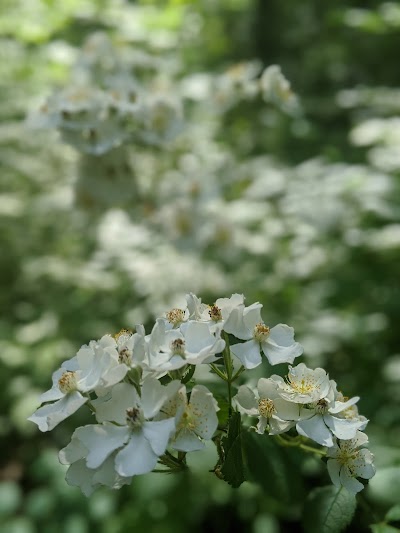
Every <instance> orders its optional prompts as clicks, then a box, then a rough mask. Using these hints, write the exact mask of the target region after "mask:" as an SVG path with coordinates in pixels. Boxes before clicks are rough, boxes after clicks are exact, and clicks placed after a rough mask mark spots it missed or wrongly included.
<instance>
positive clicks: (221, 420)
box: [214, 394, 229, 427]
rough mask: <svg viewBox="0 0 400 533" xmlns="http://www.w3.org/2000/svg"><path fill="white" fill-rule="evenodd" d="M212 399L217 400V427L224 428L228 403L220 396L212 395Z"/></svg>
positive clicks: (226, 421)
mask: <svg viewBox="0 0 400 533" xmlns="http://www.w3.org/2000/svg"><path fill="white" fill-rule="evenodd" d="M214 398H215V399H216V400H217V402H218V407H219V411H218V412H217V416H218V425H219V426H221V427H226V425H227V424H228V419H229V402H228V400H227V399H226V397H225V396H223V395H222V394H214Z"/></svg>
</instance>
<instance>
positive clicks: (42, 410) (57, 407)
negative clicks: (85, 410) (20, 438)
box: [28, 391, 88, 431]
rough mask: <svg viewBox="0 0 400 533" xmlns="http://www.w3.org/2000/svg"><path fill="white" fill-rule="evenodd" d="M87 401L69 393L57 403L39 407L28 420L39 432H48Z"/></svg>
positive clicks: (73, 393) (74, 393)
mask: <svg viewBox="0 0 400 533" xmlns="http://www.w3.org/2000/svg"><path fill="white" fill-rule="evenodd" d="M87 400H88V399H87V398H85V397H83V396H82V394H81V393H80V392H77V391H76V392H70V393H69V394H67V395H65V396H64V397H63V398H61V400H58V401H57V402H54V403H51V404H47V405H44V406H43V407H39V409H38V410H37V411H36V413H33V415H32V416H30V417H29V418H28V420H30V421H31V422H34V423H35V424H37V426H38V427H39V429H40V431H50V430H52V429H53V428H55V427H56V426H57V425H58V424H59V423H60V422H62V421H63V420H65V419H66V418H68V417H69V416H71V415H72V414H73V413H75V411H77V410H78V409H79V408H80V407H81V406H82V405H83V404H84V403H86V402H87Z"/></svg>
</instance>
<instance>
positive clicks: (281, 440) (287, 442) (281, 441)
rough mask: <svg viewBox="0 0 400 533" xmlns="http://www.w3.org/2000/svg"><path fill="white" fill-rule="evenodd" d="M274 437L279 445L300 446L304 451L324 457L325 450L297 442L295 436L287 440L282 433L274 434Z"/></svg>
mask: <svg viewBox="0 0 400 533" xmlns="http://www.w3.org/2000/svg"><path fill="white" fill-rule="evenodd" d="M274 437H275V439H276V440H277V441H278V442H279V444H280V445H281V446H295V447H297V448H301V449H302V450H304V451H305V452H310V453H315V454H316V455H320V456H321V457H324V456H325V455H326V451H324V450H320V449H318V448H314V447H313V446H308V445H307V444H303V443H301V442H299V439H298V438H297V437H295V438H294V439H292V440H288V438H285V437H283V436H282V435H274Z"/></svg>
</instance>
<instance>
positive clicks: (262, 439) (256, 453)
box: [243, 431, 304, 512]
mask: <svg viewBox="0 0 400 533" xmlns="http://www.w3.org/2000/svg"><path fill="white" fill-rule="evenodd" d="M243 450H244V456H245V464H246V467H247V471H248V475H247V477H248V478H249V479H251V480H252V481H254V482H256V483H258V484H259V485H261V486H262V487H263V489H264V491H265V493H266V494H268V496H269V497H270V498H272V499H273V500H274V501H275V503H276V504H277V506H278V507H282V510H283V511H285V512H287V504H289V503H291V504H293V503H295V502H299V501H300V500H302V495H303V493H304V489H303V485H302V480H301V475H300V465H299V464H298V462H297V460H298V459H299V457H300V455H301V453H298V452H299V450H294V449H291V450H288V449H286V448H282V447H281V446H279V445H278V444H277V443H276V442H275V441H274V439H273V438H272V437H271V436H269V435H267V434H264V435H259V434H258V433H256V432H255V431H248V432H246V433H243ZM292 508H293V505H292V506H291V509H292Z"/></svg>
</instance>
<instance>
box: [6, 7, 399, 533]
mask: <svg viewBox="0 0 400 533" xmlns="http://www.w3.org/2000/svg"><path fill="white" fill-rule="evenodd" d="M399 48H400V5H399V4H398V3H397V2H379V1H368V0H363V1H362V2H361V1H358V2H356V1H353V2H348V1H344V0H336V1H334V2H329V3H321V2H320V1H318V0H304V1H303V2H298V1H296V0H286V1H285V2H281V1H278V0H269V1H265V0H198V1H184V0H169V1H164V2H161V1H160V2H156V1H152V2H151V1H145V0H142V1H128V0H63V1H62V2H57V1H56V0H2V1H1V4H0V117H1V124H0V168H1V180H0V187H1V194H0V250H1V252H0V257H1V260H0V269H1V278H0V279H1V284H2V286H1V291H0V302H1V317H0V405H1V410H0V443H1V451H2V453H1V460H0V524H2V525H1V526H0V527H1V531H4V532H7V533H35V532H39V531H40V532H41V533H53V532H63V533H86V532H91V531H99V532H102V533H124V532H125V531H131V530H133V528H137V531H142V530H146V531H157V533H169V532H174V533H180V532H182V533H183V532H186V531H192V532H194V533H195V532H201V531H205V530H207V531H210V532H213V531H218V532H221V533H223V532H230V531H233V532H235V531H249V532H254V533H261V532H263V533H264V532H266V533H269V532H271V533H279V532H289V531H290V532H293V531H294V532H295V531H302V530H303V526H302V523H303V522H302V521H303V516H304V513H305V512H307V493H308V492H309V491H310V490H311V489H312V488H313V487H318V486H324V485H327V484H329V483H330V481H329V477H328V475H327V472H326V468H325V465H324V464H323V463H321V462H319V461H317V460H316V459H314V458H312V457H309V456H307V457H306V456H304V455H302V454H299V455H297V454H294V455H293V454H290V455H291V459H288V458H287V457H286V456H282V455H279V456H275V455H274V453H275V452H274V451H271V452H270V453H269V452H268V453H267V454H266V457H264V458H263V461H264V462H263V463H262V464H261V463H260V470H261V472H262V473H263V476H261V477H260V479H258V480H256V481H258V482H257V483H250V482H245V483H244V484H243V485H242V486H241V487H240V488H239V489H232V488H231V487H230V486H229V485H227V484H226V483H224V482H223V481H221V480H219V479H218V478H217V477H215V476H214V475H213V474H212V473H209V472H208V470H209V469H210V468H213V466H214V464H215V456H214V452H213V451H212V450H208V449H207V450H206V451H205V452H204V453H203V452H198V454H197V455H196V454H194V455H196V457H195V458H194V459H192V461H193V465H192V471H191V473H189V474H179V475H176V476H173V475H161V474H152V475H147V476H143V477H138V478H136V479H134V480H133V483H132V485H131V486H129V487H123V488H122V489H121V490H119V491H110V490H108V489H100V490H98V491H97V492H96V493H94V494H93V495H92V496H91V497H90V498H88V499H87V498H85V497H84V496H82V494H81V492H80V491H79V489H77V488H72V487H69V486H68V485H67V484H66V482H65V481H64V475H65V468H64V467H63V466H62V465H60V464H59V463H58V459H57V453H58V450H59V449H60V448H61V447H63V446H65V445H66V444H67V442H68V441H69V439H70V436H71V433H72V431H73V429H74V428H75V427H76V425H79V424H84V423H87V422H88V420H90V418H89V415H88V414H87V413H85V412H83V413H79V414H78V415H77V416H75V417H74V419H73V421H71V420H67V421H65V422H64V423H63V424H61V425H60V426H58V427H57V428H56V429H55V430H54V431H53V432H52V433H51V434H42V433H40V432H39V431H38V430H37V428H36V426H35V425H33V424H32V423H30V422H27V421H26V417H28V416H29V415H30V414H31V413H32V412H33V411H34V410H35V408H36V407H37V406H38V397H39V394H40V393H41V392H43V391H45V390H47V389H48V388H50V384H51V373H52V372H53V371H54V370H55V369H56V368H58V366H59V365H60V363H61V362H62V361H64V360H65V359H67V358H70V357H72V356H73V355H74V354H75V353H76V351H77V350H78V349H79V347H80V346H81V345H82V344H84V343H86V342H88V341H89V340H90V339H95V338H99V337H101V336H102V335H103V334H105V333H115V332H117V331H119V330H120V329H121V328H122V327H126V328H134V327H135V324H138V323H144V324H145V325H146V326H147V329H148V328H150V327H151V324H152V321H153V320H154V317H156V316H159V315H160V314H162V313H164V312H165V311H167V310H169V309H170V308H172V307H173V306H176V305H182V302H183V301H184V295H185V293H186V292H194V293H196V294H197V295H198V296H201V297H202V298H203V300H204V301H208V302H212V301H213V300H214V299H216V298H218V297H220V296H230V295H231V294H232V292H239V293H243V294H244V295H245V296H246V299H247V302H248V304H250V303H252V302H254V301H257V300H258V301H260V302H261V303H263V305H264V310H263V313H264V319H265V321H266V323H267V324H270V325H275V324H276V323H278V322H285V323H288V324H290V325H292V326H293V327H294V328H295V331H296V340H299V341H300V342H301V343H302V344H303V345H304V348H305V353H304V358H303V360H304V361H305V362H306V363H307V364H308V365H310V366H313V367H316V366H323V367H324V368H326V370H328V371H329V373H330V375H331V377H332V378H334V379H335V380H336V381H337V382H338V384H339V388H340V389H341V390H342V391H343V393H344V394H346V395H347V396H353V395H359V396H360V397H361V400H360V402H359V409H360V412H361V413H362V414H364V415H365V416H367V418H369V419H370V423H369V425H368V428H367V433H368V435H369V436H370V442H371V445H370V448H371V450H372V451H373V452H374V454H375V457H376V465H377V469H378V471H377V475H376V476H375V478H374V479H373V480H372V481H371V483H370V486H369V487H368V488H367V489H366V490H365V491H364V492H363V493H362V494H361V495H360V497H359V506H358V510H357V512H356V517H355V519H354V521H353V523H352V525H351V526H350V528H349V530H350V531H354V532H358V531H369V530H370V529H369V525H370V524H377V523H379V522H381V521H382V520H383V517H384V515H385V512H386V511H387V509H389V508H390V507H391V506H392V505H394V504H396V503H400V350H399V329H398V328H399V325H398V323H399V317H400V284H399V260H400V182H399V179H400V69H399V60H398V50H399ZM270 65H279V66H280V68H281V71H280V70H279V68H277V67H273V68H270V69H268V70H267V71H265V68H267V67H269V66H270ZM285 78H286V79H285ZM287 80H288V81H287ZM289 83H290V85H289ZM148 330H149V329H148ZM289 460H291V461H294V463H295V465H294V466H293V467H291V468H289V467H288V463H287V461H289ZM288 468H289V469H288ZM285 469H287V475H286V474H285ZM282 472H283V473H284V474H282ZM289 473H290V476H289ZM308 512H309V510H308ZM397 525H399V524H397ZM376 531H377V530H376ZM379 531H381V530H379Z"/></svg>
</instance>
